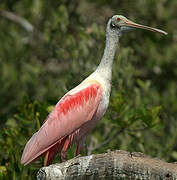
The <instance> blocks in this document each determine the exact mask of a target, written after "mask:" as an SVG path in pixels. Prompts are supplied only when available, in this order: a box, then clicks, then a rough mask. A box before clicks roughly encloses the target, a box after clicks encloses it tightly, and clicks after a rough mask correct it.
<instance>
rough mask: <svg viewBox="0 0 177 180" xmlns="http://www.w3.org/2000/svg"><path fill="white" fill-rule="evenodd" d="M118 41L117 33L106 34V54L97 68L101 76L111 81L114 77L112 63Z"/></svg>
mask: <svg viewBox="0 0 177 180" xmlns="http://www.w3.org/2000/svg"><path fill="white" fill-rule="evenodd" d="M118 41H119V38H118V36H117V35H114V34H111V35H110V34H108V33H107V34H106V46H105V49H104V54H103V57H102V59H101V62H100V64H99V66H98V68H97V69H96V72H98V73H99V74H101V76H102V77H103V78H105V79H106V80H108V81H111V78H112V63H113V60H114V56H115V52H116V48H117V44H118Z"/></svg>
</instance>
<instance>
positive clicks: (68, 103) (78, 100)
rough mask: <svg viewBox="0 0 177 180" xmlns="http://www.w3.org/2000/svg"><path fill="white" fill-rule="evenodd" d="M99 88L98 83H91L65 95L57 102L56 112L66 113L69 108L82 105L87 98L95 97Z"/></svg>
mask: <svg viewBox="0 0 177 180" xmlns="http://www.w3.org/2000/svg"><path fill="white" fill-rule="evenodd" d="M99 88H100V86H99V85H98V84H93V85H90V86H89V87H87V88H84V89H82V90H81V91H79V92H77V93H75V94H73V95H67V96H66V97H64V98H63V99H62V100H61V101H60V102H59V103H58V105H57V106H58V107H59V109H58V110H59V112H58V113H64V114H66V113H67V112H68V111H69V110H70V109H71V108H73V107H77V106H82V105H84V104H85V103H87V101H88V100H89V99H91V98H95V97H96V95H97V92H98V89H99ZM56 108H57V107H56Z"/></svg>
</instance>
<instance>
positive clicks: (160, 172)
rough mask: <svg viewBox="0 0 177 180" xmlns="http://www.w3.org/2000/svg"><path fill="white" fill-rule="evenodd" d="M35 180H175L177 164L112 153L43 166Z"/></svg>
mask: <svg viewBox="0 0 177 180" xmlns="http://www.w3.org/2000/svg"><path fill="white" fill-rule="evenodd" d="M37 179H38V180H49V179H50V180H58V179H61V180H72V179H74V180H93V179H96V180H99V179H101V180H106V179H121V180H122V179H126V180H127V179H131V180H133V179H144V180H161V179H164V180H175V179H177V164H175V163H167V162H164V161H162V160H160V159H156V158H150V157H149V156H146V155H144V154H142V153H138V152H134V153H130V152H126V151H114V152H108V153H104V154H96V155H90V156H85V157H77V158H73V159H71V160H68V161H66V162H64V163H61V164H53V165H50V166H48V167H43V168H41V169H40V170H39V172H38V174H37Z"/></svg>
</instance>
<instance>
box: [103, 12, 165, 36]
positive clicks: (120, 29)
mask: <svg viewBox="0 0 177 180" xmlns="http://www.w3.org/2000/svg"><path fill="white" fill-rule="evenodd" d="M136 29H144V30H148V31H152V32H157V33H161V34H164V35H167V33H166V32H165V31H162V30H160V29H156V28H152V27H149V26H144V25H141V24H137V23H134V22H133V21H131V20H129V19H127V18H126V17H124V16H122V15H114V16H113V17H112V18H110V19H109V21H108V24H107V31H106V32H107V33H108V34H110V35H113V34H115V35H118V36H119V37H120V36H121V35H122V34H123V33H125V32H127V31H131V30H136Z"/></svg>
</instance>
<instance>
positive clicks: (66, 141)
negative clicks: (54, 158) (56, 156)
mask: <svg viewBox="0 0 177 180" xmlns="http://www.w3.org/2000/svg"><path fill="white" fill-rule="evenodd" d="M69 145H70V139H69V138H66V140H65V142H64V145H63V148H62V150H61V155H60V157H61V161H62V162H65V161H66V152H67V150H68V147H69Z"/></svg>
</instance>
